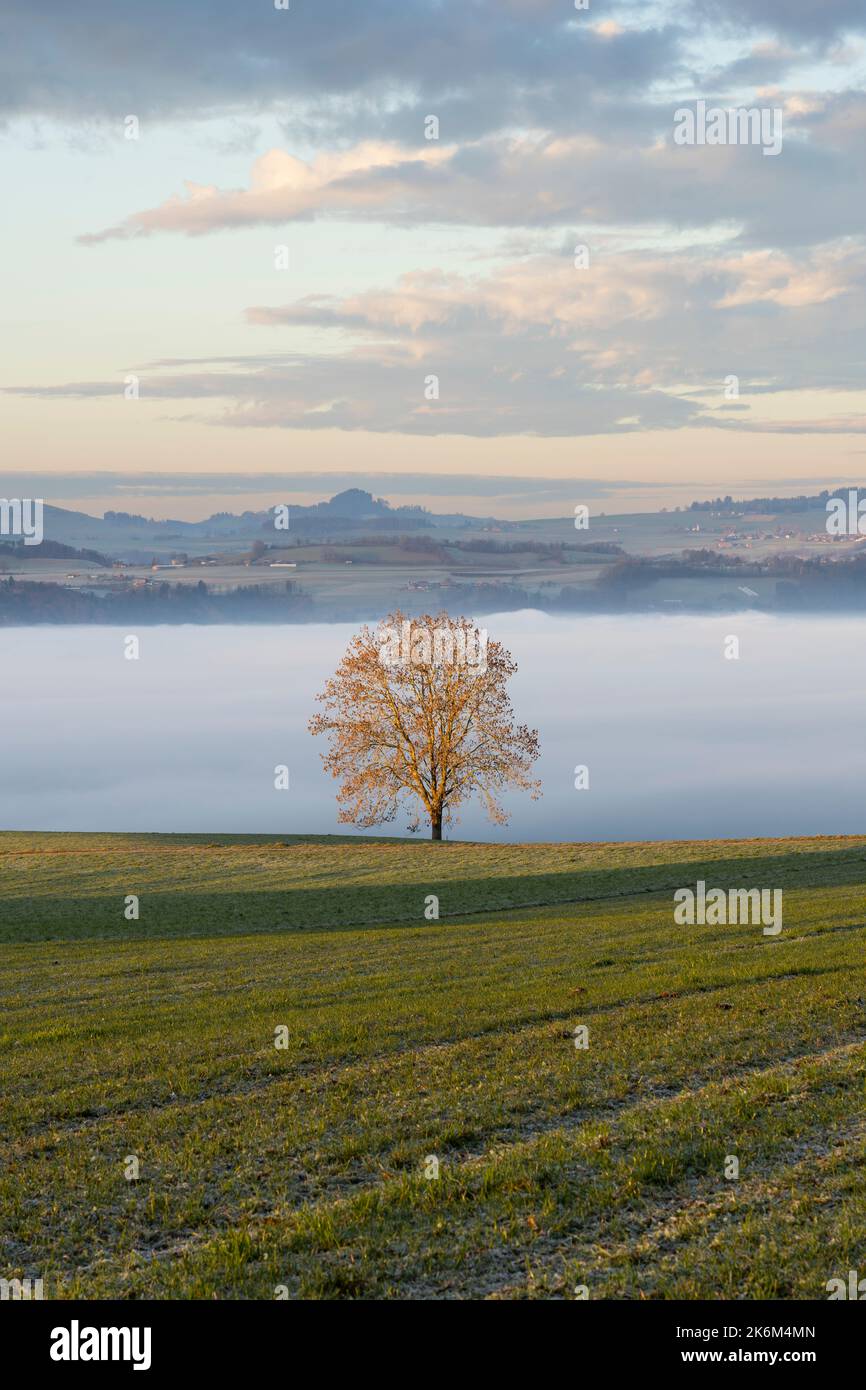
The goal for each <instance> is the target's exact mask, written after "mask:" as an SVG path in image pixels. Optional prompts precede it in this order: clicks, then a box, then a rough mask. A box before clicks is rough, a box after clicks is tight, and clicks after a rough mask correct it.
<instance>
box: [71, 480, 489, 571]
mask: <svg viewBox="0 0 866 1390" xmlns="http://www.w3.org/2000/svg"><path fill="white" fill-rule="evenodd" d="M485 524H489V525H496V526H497V527H499V528H500V529H502V530H506V529H511V526H510V525H509V523H508V522H499V521H496V519H495V518H494V517H488V518H484V517H474V516H464V515H463V514H462V513H459V512H457V513H448V514H446V515H442V514H436V513H432V512H429V511H428V510H427V509H426V508H425V507H418V506H404V507H392V505H391V504H390V502H388V501H387V500H386V499H385V498H384V497H374V496H373V494H372V493H370V492H366V491H365V490H364V489H363V488H356V487H353V488H346V489H345V490H344V491H343V492H338V493H337V494H336V495H335V496H334V497H330V498H328V499H326V500H324V501H322V502H315V503H313V504H312V505H311V506H306V507H305V506H297V507H296V506H290V508H289V531H290V534H291V535H292V536H294V537H303V538H304V539H305V540H318V541H328V540H346V539H349V538H350V537H352V536H364V535H371V534H376V535H382V534H386V533H388V532H395V533H396V532H399V533H400V534H401V535H405V534H407V533H411V532H413V531H430V530H432V529H434V528H435V527H447V528H448V529H450V530H461V529H464V528H470V527H472V528H477V527H479V526H484V525H485ZM44 529H45V535H46V537H47V538H48V539H50V540H51V541H55V542H58V543H60V544H63V545H72V546H77V547H82V546H84V547H93V546H98V547H99V549H100V550H101V551H104V552H106V553H107V554H108V555H110V556H112V557H114V558H117V559H123V560H128V561H131V562H136V563H141V562H145V561H147V560H148V559H150V557H151V555H153V554H157V555H162V554H165V553H167V552H170V551H172V550H177V549H181V548H182V549H183V550H185V551H188V552H189V553H191V554H203V553H205V552H207V551H210V550H213V549H214V548H215V547H217V546H218V547H219V548H220V549H223V550H242V549H244V548H248V547H249V546H250V545H251V544H252V543H253V541H255V540H257V539H261V535H262V532H263V531H264V532H270V533H273V529H274V514H273V509H272V508H271V509H265V510H263V511H256V512H251V511H245V512H242V513H240V514H239V515H236V514H235V513H233V512H216V513H214V514H213V515H212V516H209V517H206V518H205V519H204V520H203V521H180V520H176V519H174V518H172V519H169V520H166V521H157V520H154V519H153V518H152V517H146V516H141V515H139V514H136V513H132V512H116V511H108V512H106V513H105V515H104V516H102V517H94V516H88V515H87V514H86V513H84V512H74V511H67V510H66V509H65V508H63V507H54V506H50V505H46V507H45V511H44Z"/></svg>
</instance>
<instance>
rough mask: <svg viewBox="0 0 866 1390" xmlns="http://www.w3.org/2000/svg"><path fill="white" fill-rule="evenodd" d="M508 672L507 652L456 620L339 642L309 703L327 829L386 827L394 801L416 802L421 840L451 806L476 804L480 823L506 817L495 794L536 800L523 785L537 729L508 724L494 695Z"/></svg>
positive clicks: (406, 624)
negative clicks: (333, 810) (329, 813)
mask: <svg viewBox="0 0 866 1390" xmlns="http://www.w3.org/2000/svg"><path fill="white" fill-rule="evenodd" d="M516 670H517V666H516V663H515V662H514V660H513V659H512V657H511V655H510V653H509V652H507V651H506V650H505V648H504V647H503V646H502V645H501V644H500V643H499V642H489V641H488V640H487V634H486V632H484V631H483V630H481V629H479V628H477V627H475V625H474V624H473V623H472V622H471V620H470V619H468V618H451V617H449V616H448V614H447V613H440V614H439V615H438V616H437V617H432V616H430V615H429V614H425V615H424V616H423V617H420V618H413V619H409V618H407V617H406V616H405V615H404V614H403V613H399V612H398V613H394V614H392V615H391V616H390V617H389V618H386V619H384V620H383V621H382V622H381V623H379V625H378V627H377V628H376V630H375V631H371V630H370V628H368V627H364V628H363V629H362V630H361V632H360V633H358V634H357V636H355V637H354V638H353V639H352V641H351V642H350V643H349V647H348V649H347V651H346V654H345V656H344V657H343V660H342V661H341V663H340V665H339V667H338V669H337V671H336V674H335V675H334V676H332V678H331V679H330V680H329V681H328V682H327V684H326V686H325V688H324V690H323V691H322V693H321V694H320V695H319V696H318V700H319V702H320V703H321V704H322V706H323V710H322V711H321V712H320V713H319V714H316V715H315V716H314V717H313V718H312V719H311V720H310V725H309V727H310V732H311V733H313V734H327V735H328V736H329V739H330V749H329V751H328V752H327V753H324V754H323V755H322V761H323V763H324V765H325V767H326V769H327V770H328V771H329V772H330V773H331V775H332V777H334V778H336V779H338V780H339V782H340V784H341V785H340V789H339V791H338V792H337V800H338V802H339V804H340V812H339V819H340V820H341V821H343V822H346V821H349V822H352V823H353V824H355V825H362V826H371V825H378V824H381V823H382V822H386V821H392V820H393V819H394V818H395V816H396V815H397V812H398V810H399V807H400V805H401V803H402V802H403V801H404V800H410V801H411V800H417V801H420V803H421V806H422V808H423V812H424V813H426V816H427V818H428V819H429V822H430V835H431V838H432V839H434V840H441V839H442V827H443V825H446V826H447V825H448V824H449V823H450V822H451V820H452V819H453V815H454V812H455V811H456V809H457V807H458V806H459V805H460V803H461V802H463V801H467V800H469V799H470V798H471V797H472V796H473V795H478V796H479V797H480V798H481V800H482V802H483V803H484V805H485V807H486V810H487V814H488V816H489V817H490V819H491V820H492V821H494V822H498V823H500V824H502V823H504V822H506V821H507V819H508V817H507V815H506V813H505V811H504V810H503V808H502V806H501V805H500V803H499V801H498V799H497V798H498V796H499V794H500V793H501V792H502V791H503V790H504V789H505V788H506V787H509V786H511V787H518V788H521V789H523V790H527V791H530V792H531V793H532V795H533V797H538V796H540V794H541V792H540V784H539V783H538V782H537V781H535V780H533V779H532V778H531V776H530V773H531V770H532V764H533V762H534V761H535V759H536V758H537V757H538V753H539V745H538V731H537V730H536V729H529V728H527V726H526V725H525V724H520V725H516V726H515V723H514V717H513V712H512V708H511V701H510V699H509V696H508V692H507V690H506V685H507V682H508V680H509V678H510V677H511V676H512V675H513V674H514V672H515V671H516Z"/></svg>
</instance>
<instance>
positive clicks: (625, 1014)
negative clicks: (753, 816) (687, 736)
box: [0, 833, 866, 1299]
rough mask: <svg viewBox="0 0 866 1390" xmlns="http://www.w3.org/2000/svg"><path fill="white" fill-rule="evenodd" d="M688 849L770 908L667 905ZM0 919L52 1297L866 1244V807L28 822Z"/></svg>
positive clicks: (778, 1284)
mask: <svg viewBox="0 0 866 1390" xmlns="http://www.w3.org/2000/svg"><path fill="white" fill-rule="evenodd" d="M699 878H703V879H705V880H706V881H707V883H708V884H710V885H712V886H721V887H725V888H728V887H752V886H759V887H770V888H781V889H782V890H783V892H784V928H783V930H782V932H781V934H780V935H779V936H776V937H771V936H764V935H763V934H762V932H761V929H760V927H759V926H758V927H755V926H725V927H712V926H695V927H682V926H676V925H674V921H673V892H674V890H675V889H676V888H680V887H687V886H692V887H694V884H695V882H696V880H697V879H699ZM130 894H135V895H136V896H138V897H139V899H140V917H139V920H137V921H135V920H133V921H127V920H126V919H125V917H124V900H125V898H126V897H127V895H130ZM429 895H436V896H437V897H438V898H439V902H440V917H439V919H438V920H427V919H426V918H425V915H424V907H425V899H426V898H427V897H428V896H429ZM0 941H2V943H3V944H2V949H0V1001H2V1015H0V1048H2V1066H3V1092H4V1102H3V1109H4V1118H3V1125H2V1136H0V1230H2V1233H3V1256H2V1261H0V1276H2V1277H5V1278H13V1277H25V1276H27V1275H30V1276H31V1277H42V1278H43V1280H44V1284H45V1295H46V1297H74V1296H79V1297H85V1298H109V1297H118V1296H119V1297H127V1298H206V1299H211V1298H218V1299H229V1298H237V1297H244V1298H265V1299H271V1298H274V1297H275V1296H276V1291H277V1290H278V1289H279V1290H280V1291H283V1290H284V1291H286V1292H287V1294H288V1296H289V1297H297V1296H300V1297H324V1298H334V1297H396V1298H442V1297H471V1298H476V1297H478V1298H480V1297H489V1298H527V1297H528V1298H551V1297H564V1298H573V1297H574V1296H575V1288H576V1287H577V1286H581V1285H583V1286H585V1287H586V1289H587V1290H588V1294H589V1297H590V1298H605V1297H608V1298H610V1297H613V1298H642V1297H643V1298H671V1297H685V1298H757V1297H770V1298H808V1297H817V1298H826V1296H827V1295H826V1292H825V1285H826V1282H827V1280H828V1279H830V1278H833V1277H836V1276H842V1277H844V1276H846V1275H847V1271H848V1270H849V1269H859V1271H860V1274H861V1276H862V1275H864V1274H866V1164H864V1160H866V1109H864V1080H866V1048H864V1041H866V980H864V948H866V838H825V839H816V840H787V841H782V840H776V841H756V840H752V841H746V842H742V843H735V842H731V841H725V842H712V843H704V844H698V843H676V844H672V843H668V844H662V843H658V844H639V845H626V844H611V845H567V844H565V845H469V844H459V843H453V844H449V843H444V844H440V845H435V844H430V843H416V842H412V841H408V842H407V841H396V840H385V839H383V840H375V839H358V838H356V839H340V838H316V837H311V838H307V839H298V838H296V839H284V840H277V839H274V838H268V837H249V836H247V837H217V838H214V837H208V836H182V835H174V836H156V835H152V836H146V835H145V836H142V835H47V834H11V833H7V834H2V835H0ZM579 1024H584V1025H586V1026H587V1027H588V1029H589V1046H588V1048H587V1049H585V1050H583V1049H578V1048H576V1047H575V1045H574V1036H573V1033H574V1029H575V1027H576V1026H577V1025H579ZM282 1027H284V1028H285V1029H286V1033H285V1038H286V1042H287V1045H286V1046H285V1047H284V1048H277V1047H276V1046H275V1038H276V1036H277V1034H276V1030H278V1029H280V1028H282ZM730 1155H736V1156H737V1158H738V1159H739V1165H740V1175H739V1178H738V1179H737V1180H730V1179H728V1178H726V1177H725V1164H726V1158H727V1156H730ZM132 1156H135V1157H136V1158H137V1159H138V1164H139V1177H138V1180H137V1181H130V1180H129V1179H128V1178H127V1176H126V1173H127V1172H129V1171H130V1165H129V1159H130V1158H131V1157H132ZM428 1156H435V1157H436V1158H437V1159H438V1161H439V1177H438V1179H437V1180H431V1179H428V1178H426V1177H425V1161H426V1160H427V1158H428ZM428 1166H429V1165H428Z"/></svg>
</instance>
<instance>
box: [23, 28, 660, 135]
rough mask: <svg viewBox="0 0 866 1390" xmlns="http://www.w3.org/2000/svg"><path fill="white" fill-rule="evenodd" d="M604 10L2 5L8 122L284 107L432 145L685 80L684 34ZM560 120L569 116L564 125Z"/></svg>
mask: <svg viewBox="0 0 866 1390" xmlns="http://www.w3.org/2000/svg"><path fill="white" fill-rule="evenodd" d="M615 8H616V7H615V6H614V5H613V4H605V3H604V0H598V2H597V3H596V4H594V6H593V10H592V13H591V14H590V13H588V12H586V13H583V14H579V13H576V12H575V10H574V8H573V7H572V6H570V5H569V4H567V3H565V0H534V2H532V3H530V2H527V3H511V4H509V3H503V0H363V3H358V0H291V5H290V8H289V9H288V10H277V9H275V8H274V6H273V4H271V3H269V0H260V3H240V0H182V3H178V0H148V3H147V4H141V5H137V4H118V3H117V0H82V3H80V4H75V5H69V4H66V3H63V2H62V0H47V2H46V3H44V4H39V5H31V6H27V5H21V4H20V3H18V0H3V3H2V4H0V54H3V55H5V56H3V57H2V58H0V113H5V114H6V115H12V114H17V113H27V114H30V115H37V116H59V117H63V118H71V119H75V120H85V121H87V120H100V119H115V120H117V119H122V117H123V116H124V115H125V114H127V113H129V112H134V113H136V114H137V115H139V116H142V117H148V118H151V119H153V118H168V117H177V116H201V115H203V114H212V113H221V112H234V111H236V110H238V109H243V110H245V111H250V110H256V109H257V110H267V109H272V110H278V111H282V112H283V113H284V115H285V118H286V120H287V122H288V123H289V126H290V128H291V129H292V131H293V132H294V133H296V134H297V132H298V131H300V130H303V129H304V127H305V125H306V126H307V128H308V129H310V130H313V129H315V130H316V132H317V133H318V134H321V133H322V132H323V131H325V130H328V129H330V130H331V131H332V132H333V133H334V134H335V135H340V136H341V137H342V138H346V137H347V136H348V134H349V131H350V130H351V131H352V132H353V133H354V136H355V138H357V136H358V134H359V133H364V132H367V133H369V132H371V131H377V132H379V133H384V132H388V133H391V134H393V135H396V136H400V137H409V136H410V135H412V136H414V138H418V132H419V121H420V120H421V119H423V116H424V115H425V114H427V111H428V110H429V109H430V108H429V103H430V101H434V102H436V103H438V105H436V106H435V107H434V109H435V110H436V111H437V113H438V114H440V116H441V117H442V118H443V121H444V122H445V124H446V125H447V126H448V128H449V133H450V134H451V136H454V135H456V134H458V133H459V134H461V135H463V136H465V135H471V134H473V133H476V134H477V133H481V132H482V131H483V130H488V129H491V128H495V127H497V126H499V125H502V124H506V125H515V124H520V123H522V122H524V121H530V122H533V123H542V124H548V123H550V121H551V118H552V117H554V116H555V115H556V114H557V113H558V114H559V115H560V116H566V117H567V115H568V113H569V112H572V111H575V109H576V108H579V107H580V105H582V104H583V102H584V99H585V97H586V96H587V95H588V92H589V91H590V90H596V91H601V90H604V91H607V92H609V93H611V94H613V93H617V92H619V93H624V92H628V91H629V90H630V89H633V88H634V87H636V86H644V85H646V84H647V83H649V82H651V81H652V80H654V79H656V78H659V77H661V76H663V75H665V74H668V75H669V74H670V71H671V67H672V64H673V63H674V62H675V61H676V52H677V43H678V38H677V31H676V30H674V29H666V30H658V31H655V30H652V29H647V30H646V31H645V32H642V33H636V32H627V33H624V34H622V35H616V36H613V37H611V38H604V37H601V36H599V35H598V34H597V33H596V32H595V30H594V25H595V23H596V22H597V21H599V20H603V19H604V17H605V15H606V14H608V13H609V12H613V11H614V10H615ZM554 123H555V124H556V123H558V122H554Z"/></svg>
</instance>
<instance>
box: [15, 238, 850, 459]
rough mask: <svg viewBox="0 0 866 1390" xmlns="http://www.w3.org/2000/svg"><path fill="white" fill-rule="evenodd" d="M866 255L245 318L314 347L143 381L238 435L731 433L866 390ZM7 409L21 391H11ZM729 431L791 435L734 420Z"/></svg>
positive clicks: (540, 264) (842, 252)
mask: <svg viewBox="0 0 866 1390" xmlns="http://www.w3.org/2000/svg"><path fill="white" fill-rule="evenodd" d="M864 314H866V243H864V241H863V240H862V239H860V240H856V241H855V240H853V239H852V240H846V241H842V242H835V243H831V244H829V245H827V246H825V247H822V248H819V249H818V250H815V251H809V252H801V253H798V254H797V255H795V254H793V253H786V254H783V253H767V252H742V253H739V254H734V253H732V252H731V251H730V250H727V251H724V252H716V253H712V252H707V251H706V250H703V249H702V250H701V251H694V250H693V251H689V252H668V253H665V254H662V253H658V252H657V253H654V254H648V253H642V252H635V251H632V252H627V253H622V252H620V253H614V252H611V253H609V254H607V255H606V254H605V251H604V248H602V249H601V250H600V251H599V252H598V253H596V254H594V255H593V257H592V258H591V261H590V265H589V267H588V268H578V266H577V265H576V264H575V261H574V259H573V257H572V256H565V255H558V256H557V255H550V254H544V255H538V256H534V257H529V258H527V259H525V260H523V261H517V262H514V263H512V264H509V265H505V266H499V267H497V268H496V269H494V270H493V271H492V272H490V273H488V274H486V275H476V276H469V275H459V274H455V273H446V272H443V271H441V270H430V271H425V272H415V273H412V274H407V275H404V276H402V277H400V279H399V280H397V282H396V283H395V284H394V285H393V286H391V287H388V288H383V289H379V290H369V291H365V292H362V293H359V294H354V295H344V296H342V297H334V296H331V297H323V296H305V297H302V298H300V299H298V300H295V301H293V302H291V303H289V304H284V305H270V306H269V305H256V306H251V307H250V308H249V309H248V310H247V314H246V318H247V322H248V324H249V326H250V328H251V330H253V331H259V330H270V331H271V332H273V331H274V330H277V331H283V330H284V331H285V333H286V334H287V336H289V338H290V339H291V335H292V334H293V333H297V332H298V331H299V330H306V329H309V328H316V329H319V330H323V331H330V332H331V333H333V334H334V335H335V340H336V343H335V347H334V349H333V350H331V351H321V352H317V353H312V352H309V351H303V350H300V349H296V348H291V347H290V349H289V350H284V351H273V350H272V351H269V352H261V353H249V354H239V355H237V356H236V357H221V358H214V359H182V358H181V359H177V358H175V359H163V360H162V361H158V362H153V363H150V364H144V365H143V366H139V367H136V369H135V371H136V374H137V375H138V376H139V377H140V391H141V400H142V401H143V402H147V401H156V402H160V401H189V402H197V403H203V402H211V403H212V404H213V405H221V406H222V409H221V411H211V412H210V413H209V414H207V415H203V414H202V413H201V411H197V412H196V413H195V415H194V416H193V418H195V419H197V420H202V419H205V420H207V421H208V422H209V423H212V424H218V425H221V426H223V427H227V428H236V429H239V428H281V429H307V430H310V429H312V430H320V429H334V428H336V429H343V430H363V431H367V432H372V433H395V432H396V433H403V434H411V435H420V434H426V435H448V434H452V435H453V434H461V435H469V436H476V437H486V436H500V435H517V434H535V435H541V436H572V435H574V436H577V435H592V434H606V433H630V432H634V431H635V430H657V429H679V428H685V427H689V426H694V425H702V424H706V423H711V424H716V423H719V424H721V423H722V420H723V418H724V417H723V415H722V414H721V413H719V412H721V410H722V407H723V406H724V403H725V400H724V386H725V380H726V378H727V377H728V375H729V374H731V373H733V374H735V375H737V376H738V378H739V380H740V390H741V396H742V397H743V403H745V401H746V400H750V399H751V398H754V400H755V401H757V400H758V399H759V398H760V397H761V396H762V395H771V394H779V393H782V392H785V391H795V390H803V389H811V390H827V389H831V388H833V389H836V390H840V389H847V390H851V391H854V390H857V389H859V388H860V386H861V384H862V383H861V366H860V363H861V358H862V323H863V318H864ZM122 380H123V378H122V375H121V373H118V377H117V379H116V380H112V381H79V382H75V381H73V382H68V383H65V384H62V383H61V384H57V385H47V386H46V385H39V386H21V387H17V388H14V389H15V390H16V391H17V392H18V394H22V395H29V396H33V397H36V398H45V399H50V398H63V397H66V398H88V397H89V398H97V397H114V398H115V399H116V400H120V399H121V392H122V385H121V382H122ZM7 389H11V388H7ZM740 414H741V417H742V418H740V419H738V420H736V421H731V420H730V419H728V420H727V421H725V424H726V427H729V428H732V427H735V428H743V429H757V428H767V429H771V428H777V429H778V428H780V427H779V426H774V425H773V424H772V423H768V424H767V425H766V426H764V425H761V424H760V423H756V420H755V417H754V412H753V411H751V410H750V412H749V413H748V415H746V413H745V412H740Z"/></svg>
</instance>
